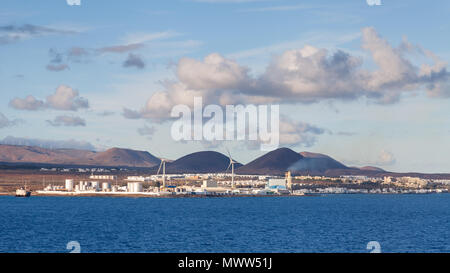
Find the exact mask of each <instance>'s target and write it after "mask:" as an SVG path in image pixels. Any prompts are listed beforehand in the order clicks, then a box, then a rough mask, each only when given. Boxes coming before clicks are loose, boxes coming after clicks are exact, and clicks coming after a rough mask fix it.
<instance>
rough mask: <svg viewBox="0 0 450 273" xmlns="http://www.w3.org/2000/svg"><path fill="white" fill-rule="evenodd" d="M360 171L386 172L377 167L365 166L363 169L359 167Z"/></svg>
mask: <svg viewBox="0 0 450 273" xmlns="http://www.w3.org/2000/svg"><path fill="white" fill-rule="evenodd" d="M359 169H360V170H361V171H374V172H386V171H385V170H383V169H382V168H378V167H373V166H365V167H361V168H359Z"/></svg>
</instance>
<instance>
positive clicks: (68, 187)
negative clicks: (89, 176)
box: [66, 179, 73, 191]
mask: <svg viewBox="0 0 450 273" xmlns="http://www.w3.org/2000/svg"><path fill="white" fill-rule="evenodd" d="M66 190H68V191H73V179H66Z"/></svg>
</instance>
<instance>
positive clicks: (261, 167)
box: [236, 148, 304, 175]
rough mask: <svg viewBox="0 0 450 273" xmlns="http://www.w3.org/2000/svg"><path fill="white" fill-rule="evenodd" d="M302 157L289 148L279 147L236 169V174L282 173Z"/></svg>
mask: <svg viewBox="0 0 450 273" xmlns="http://www.w3.org/2000/svg"><path fill="white" fill-rule="evenodd" d="M302 159H304V157H303V156H302V155H301V154H299V153H297V152H294V151H293V150H291V149H289V148H279V149H276V150H274V151H271V152H268V153H266V154H265V155H263V156H260V157H258V158H257V159H255V160H253V161H252V162H250V163H248V164H245V165H244V166H242V167H240V168H238V169H237V171H236V173H238V174H261V175H264V174H270V175H283V174H284V172H285V171H287V170H288V169H289V167H291V166H292V165H293V164H295V163H296V162H298V161H300V160H302Z"/></svg>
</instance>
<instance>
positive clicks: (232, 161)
mask: <svg viewBox="0 0 450 273" xmlns="http://www.w3.org/2000/svg"><path fill="white" fill-rule="evenodd" d="M227 153H228V158H229V159H230V164H229V165H228V168H227V171H228V169H230V166H231V188H233V189H234V188H235V187H236V186H235V185H234V164H236V162H235V161H234V160H233V158H231V154H230V151H228V149H227Z"/></svg>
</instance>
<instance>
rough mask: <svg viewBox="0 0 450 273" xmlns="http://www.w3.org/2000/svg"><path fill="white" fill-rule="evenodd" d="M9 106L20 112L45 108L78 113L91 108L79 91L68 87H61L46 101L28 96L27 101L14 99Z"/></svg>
mask: <svg viewBox="0 0 450 273" xmlns="http://www.w3.org/2000/svg"><path fill="white" fill-rule="evenodd" d="M9 105H10V106H11V107H13V108H15V109H18V110H29V111H36V110H41V109H45V108H49V109H55V110H64V111H78V110H79V109H83V108H89V102H88V100H87V99H85V98H83V97H80V96H79V93H78V91H77V90H74V89H72V88H71V87H69V86H66V85H60V86H58V88H56V91H55V93H54V94H52V95H50V96H47V98H46V101H45V102H44V101H43V100H38V99H36V98H35V97H34V96H32V95H28V96H27V97H26V98H25V99H21V98H14V99H12V100H11V101H10V102H9Z"/></svg>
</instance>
